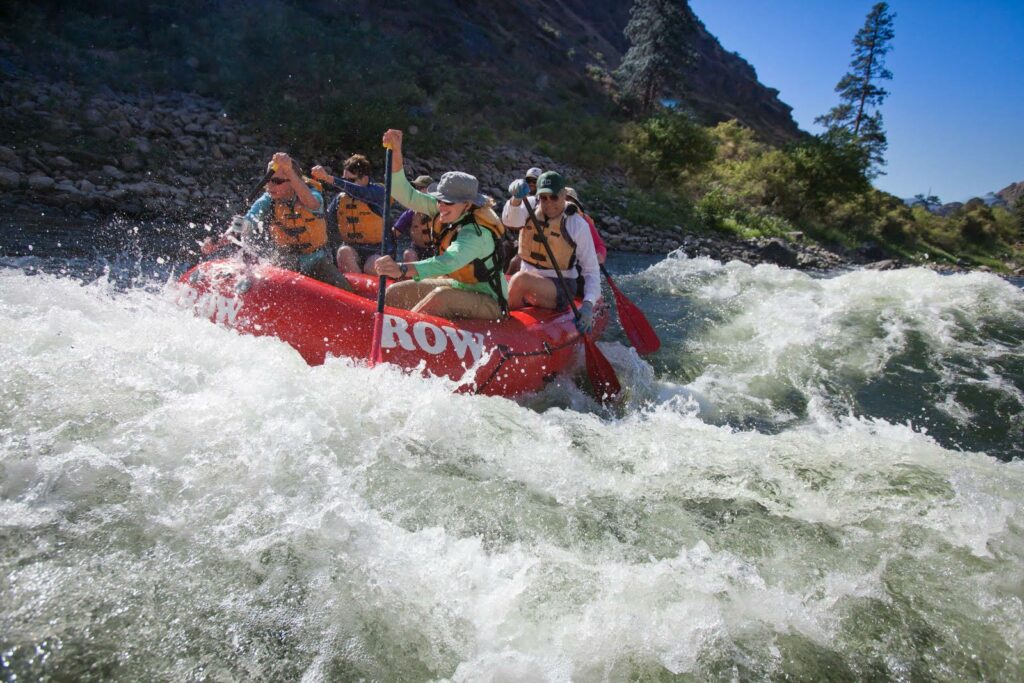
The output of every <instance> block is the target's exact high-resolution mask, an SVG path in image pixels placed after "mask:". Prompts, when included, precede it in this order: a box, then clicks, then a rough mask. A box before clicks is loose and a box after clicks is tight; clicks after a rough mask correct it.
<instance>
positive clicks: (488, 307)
mask: <svg viewBox="0 0 1024 683" xmlns="http://www.w3.org/2000/svg"><path fill="white" fill-rule="evenodd" d="M451 283H452V280H451V279H449V278H427V279H425V280H420V281H419V282H415V281H413V280H406V281H403V282H396V283H395V284H393V285H391V286H390V287H388V291H387V293H386V294H385V295H384V302H385V303H386V304H387V305H388V306H393V307H394V308H404V309H405V310H407V311H415V312H417V313H425V314H428V315H436V316H438V317H440V318H448V319H454V318H473V319H479V320H497V319H498V318H500V317H501V306H499V305H498V301H497V299H495V298H494V297H493V296H489V295H487V294H483V293H481V292H471V291H468V290H465V289H457V288H455V287H453V286H452V284H451Z"/></svg>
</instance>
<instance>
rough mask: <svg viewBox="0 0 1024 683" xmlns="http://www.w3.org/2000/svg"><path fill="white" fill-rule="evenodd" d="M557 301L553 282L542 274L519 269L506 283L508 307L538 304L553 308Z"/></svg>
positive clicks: (556, 291) (542, 306)
mask: <svg viewBox="0 0 1024 683" xmlns="http://www.w3.org/2000/svg"><path fill="white" fill-rule="evenodd" d="M557 303H558V290H557V289H556V288H555V284H554V283H553V282H551V280H549V279H548V278H546V277H544V276H543V275H538V274H537V273H534V272H527V271H519V272H518V273H516V274H515V275H513V276H512V279H511V280H510V281H509V283H508V307H509V308H522V307H524V306H539V307H540V308H554V307H555V305H556V304H557Z"/></svg>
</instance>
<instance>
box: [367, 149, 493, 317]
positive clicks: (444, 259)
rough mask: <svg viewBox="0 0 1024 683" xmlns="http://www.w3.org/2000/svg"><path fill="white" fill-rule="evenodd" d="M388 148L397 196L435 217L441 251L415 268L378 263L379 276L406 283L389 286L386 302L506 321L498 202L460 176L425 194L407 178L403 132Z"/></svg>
mask: <svg viewBox="0 0 1024 683" xmlns="http://www.w3.org/2000/svg"><path fill="white" fill-rule="evenodd" d="M384 146H385V147H390V149H391V150H392V164H393V167H392V168H393V170H392V175H391V192H392V196H393V197H394V199H395V200H396V201H397V202H398V203H399V204H402V205H403V206H406V207H408V208H410V209H412V210H414V211H416V212H419V213H423V214H426V215H427V216H430V217H431V221H432V222H431V235H432V237H433V243H434V245H435V247H436V249H437V256H433V257H431V258H426V259H422V260H419V261H413V262H411V263H410V262H405V261H403V262H401V263H396V262H395V261H394V260H393V259H392V258H391V257H390V256H382V257H381V258H379V259H378V260H377V262H376V264H375V268H376V271H377V274H378V275H384V276H387V277H390V278H393V279H396V280H402V281H401V282H396V283H395V284H392V285H391V286H390V287H388V289H387V295H386V299H385V303H386V304H387V305H388V306H393V307H395V308H403V309H408V310H412V311H414V312H417V313H424V314H428V315H436V316H439V317H442V318H479V319H488V320H495V319H498V318H500V317H501V316H502V314H503V313H504V312H505V311H506V310H507V301H508V283H507V282H506V280H505V276H504V273H503V272H502V262H501V258H500V256H499V254H498V253H497V244H498V242H499V240H500V239H501V236H502V234H503V233H504V230H505V229H504V226H502V224H501V221H500V220H499V219H498V216H497V214H495V213H494V210H493V208H492V206H493V200H491V199H490V198H489V197H486V196H485V195H483V194H480V192H479V183H478V182H477V179H476V178H475V177H473V176H471V175H469V174H468V173H462V172H460V171H449V172H448V173H445V174H444V175H443V176H441V180H440V181H439V182H438V184H437V188H436V189H435V190H434V191H432V192H429V193H426V192H420V191H418V190H416V189H414V188H413V186H412V185H411V184H410V183H409V180H408V179H407V178H406V177H405V170H404V169H403V165H402V131H400V130H393V129H392V130H388V131H387V132H385V133H384Z"/></svg>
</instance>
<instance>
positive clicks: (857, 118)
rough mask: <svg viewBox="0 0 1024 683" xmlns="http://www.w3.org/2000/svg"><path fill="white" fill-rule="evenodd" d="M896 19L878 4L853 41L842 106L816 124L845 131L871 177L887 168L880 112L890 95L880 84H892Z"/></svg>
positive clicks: (842, 81) (839, 89)
mask: <svg viewBox="0 0 1024 683" xmlns="http://www.w3.org/2000/svg"><path fill="white" fill-rule="evenodd" d="M895 16H896V15H895V14H893V13H892V12H891V11H890V10H889V4H888V3H885V2H879V3H877V4H875V6H874V7H872V8H871V11H870V12H869V13H868V16H867V19H866V20H865V22H864V26H863V27H862V28H861V29H860V30H859V31H858V32H857V35H856V36H854V38H853V60H852V61H851V62H850V67H851V71H849V72H847V73H846V75H844V76H843V77H842V78H841V79H840V80H839V83H838V84H836V92H837V93H839V99H840V103H839V104H838V105H836V106H835V107H833V108H832V109H831V110H830V111H829V112H828V113H827V114H825V115H823V116H819V117H818V118H816V119H815V120H814V122H815V123H817V124H820V125H822V126H824V127H825V128H826V129H827V130H828V131H829V132H834V131H836V130H837V129H842V130H844V131H846V132H847V133H849V135H850V136H852V139H853V141H854V143H855V144H857V145H859V146H860V147H861V148H862V149H863V150H864V152H865V153H866V157H867V161H868V167H867V168H866V169H865V172H866V173H867V175H868V176H869V177H872V176H876V175H879V174H880V173H881V172H882V171H881V168H880V167H881V166H883V165H884V164H885V150H886V149H887V148H888V146H889V142H888V140H887V138H886V135H885V129H884V128H883V126H882V113H881V112H880V111H879V108H880V107H881V105H882V102H884V101H885V98H886V96H888V94H889V92H888V91H887V90H885V89H884V88H882V87H881V86H880V85H879V84H878V82H879V81H883V80H885V81H887V80H892V72H891V71H889V69H887V68H886V66H885V56H886V54H888V53H889V51H890V50H892V45H891V41H892V39H893V37H894V36H895V35H896V33H895V31H894V30H893V19H894V18H895Z"/></svg>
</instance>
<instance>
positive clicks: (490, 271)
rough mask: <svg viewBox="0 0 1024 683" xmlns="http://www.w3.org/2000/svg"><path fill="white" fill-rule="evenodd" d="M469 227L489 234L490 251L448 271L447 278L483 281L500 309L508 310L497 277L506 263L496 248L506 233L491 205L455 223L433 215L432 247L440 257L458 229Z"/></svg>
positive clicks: (501, 276) (502, 275)
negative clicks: (490, 240)
mask: <svg viewBox="0 0 1024 683" xmlns="http://www.w3.org/2000/svg"><path fill="white" fill-rule="evenodd" d="M470 227H472V228H473V229H476V230H478V231H479V230H480V229H481V228H483V229H486V230H487V231H488V232H489V233H490V234H491V238H492V248H491V253H490V254H489V255H488V256H486V257H484V258H482V259H474V260H473V261H470V262H469V263H467V264H466V265H464V266H462V267H461V268H459V269H458V270H456V271H454V272H451V273H448V275H447V277H450V278H452V279H453V280H457V281H459V282H462V283H464V284H467V285H472V284H479V283H486V284H487V285H489V286H490V288H491V291H492V292H494V296H495V298H496V299H497V300H498V303H499V304H500V305H501V310H502V312H505V313H507V312H508V302H507V301H506V300H505V295H504V293H503V292H502V290H501V281H500V280H499V279H498V278H503V277H505V264H504V262H503V260H502V258H501V251H500V250H499V249H498V243H499V242H500V241H501V236H502V235H504V234H505V226H504V225H502V224H501V219H499V218H498V216H497V214H495V213H494V210H493V209H491V208H490V207H483V208H479V209H476V210H475V211H474V212H473V213H470V214H466V215H465V216H463V217H462V218H461V219H460V220H458V221H456V222H454V223H442V222H441V216H440V215H438V216H434V222H433V224H432V225H431V229H430V232H431V235H432V236H433V241H434V248H435V249H436V250H437V254H438V256H440V255H441V254H443V253H444V252H445V251H447V250H448V247H450V246H451V244H452V242H454V241H455V238H456V237H458V235H459V231H460V230H463V229H465V228H470Z"/></svg>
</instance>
